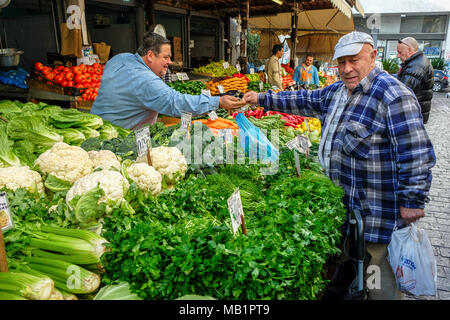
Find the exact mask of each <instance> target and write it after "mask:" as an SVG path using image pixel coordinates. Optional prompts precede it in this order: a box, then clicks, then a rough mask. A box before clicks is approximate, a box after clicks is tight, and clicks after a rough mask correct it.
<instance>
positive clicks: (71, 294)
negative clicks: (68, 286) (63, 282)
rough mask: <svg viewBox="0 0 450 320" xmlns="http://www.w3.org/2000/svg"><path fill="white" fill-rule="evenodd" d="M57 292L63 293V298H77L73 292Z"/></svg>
mask: <svg viewBox="0 0 450 320" xmlns="http://www.w3.org/2000/svg"><path fill="white" fill-rule="evenodd" d="M59 292H61V294H62V295H63V297H64V300H78V297H77V296H76V295H74V294H73V293H69V292H66V291H63V290H59Z"/></svg>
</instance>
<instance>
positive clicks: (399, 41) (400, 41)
mask: <svg viewBox="0 0 450 320" xmlns="http://www.w3.org/2000/svg"><path fill="white" fill-rule="evenodd" d="M398 43H401V44H404V45H405V46H407V47H408V48H409V45H408V44H407V43H406V42H403V41H402V40H400V39H399V40H398Z"/></svg>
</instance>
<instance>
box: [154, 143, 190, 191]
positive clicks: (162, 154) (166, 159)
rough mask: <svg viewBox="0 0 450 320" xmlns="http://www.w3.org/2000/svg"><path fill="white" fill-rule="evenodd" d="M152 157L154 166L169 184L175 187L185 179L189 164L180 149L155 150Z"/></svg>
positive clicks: (165, 148) (162, 148) (163, 148)
mask: <svg viewBox="0 0 450 320" xmlns="http://www.w3.org/2000/svg"><path fill="white" fill-rule="evenodd" d="M151 157H152V166H153V167H154V168H155V169H156V170H157V171H158V172H159V173H160V174H161V175H162V176H163V177H164V180H165V182H166V183H167V184H169V185H173V184H175V183H177V181H179V180H181V179H183V178H184V175H185V174H186V171H187V162H186V159H185V158H184V155H183V154H182V153H181V151H180V150H179V149H178V148H175V147H157V148H153V149H152V151H151Z"/></svg>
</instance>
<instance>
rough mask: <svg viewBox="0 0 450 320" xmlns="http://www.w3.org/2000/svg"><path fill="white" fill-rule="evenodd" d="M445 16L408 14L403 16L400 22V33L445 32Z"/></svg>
mask: <svg viewBox="0 0 450 320" xmlns="http://www.w3.org/2000/svg"><path fill="white" fill-rule="evenodd" d="M446 22H447V16H426V17H424V16H410V17H404V18H402V20H401V24H400V33H445V25H446Z"/></svg>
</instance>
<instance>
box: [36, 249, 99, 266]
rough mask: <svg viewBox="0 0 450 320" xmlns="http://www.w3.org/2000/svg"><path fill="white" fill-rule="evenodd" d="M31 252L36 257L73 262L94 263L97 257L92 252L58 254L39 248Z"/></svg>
mask: <svg viewBox="0 0 450 320" xmlns="http://www.w3.org/2000/svg"><path fill="white" fill-rule="evenodd" d="M31 253H32V254H33V255H35V256H38V257H42V258H49V259H54V260H62V261H66V262H69V263H73V264H91V263H93V264H96V263H97V262H98V257H96V256H94V255H93V254H92V253H83V254H58V253H53V252H48V251H44V250H39V249H33V250H32V251H31Z"/></svg>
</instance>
